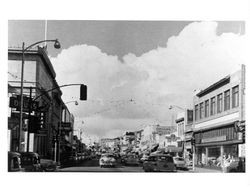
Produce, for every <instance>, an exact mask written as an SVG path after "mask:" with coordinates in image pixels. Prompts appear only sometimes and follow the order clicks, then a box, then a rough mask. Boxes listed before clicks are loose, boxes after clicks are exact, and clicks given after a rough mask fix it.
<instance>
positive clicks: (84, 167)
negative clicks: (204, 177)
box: [58, 160, 189, 173]
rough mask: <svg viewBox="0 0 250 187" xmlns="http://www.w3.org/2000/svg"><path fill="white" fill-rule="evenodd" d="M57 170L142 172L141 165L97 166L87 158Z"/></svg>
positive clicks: (95, 162) (96, 163) (96, 162)
mask: <svg viewBox="0 0 250 187" xmlns="http://www.w3.org/2000/svg"><path fill="white" fill-rule="evenodd" d="M58 171H59V172H144V171H143V169H142V166H123V165H121V164H118V165H117V166H116V167H105V168H101V167H100V166H99V163H98V160H89V161H84V162H81V163H78V164H76V165H75V166H70V167H64V168H61V169H59V170H58ZM177 172H178V173H186V172H189V171H183V170H178V171H177Z"/></svg>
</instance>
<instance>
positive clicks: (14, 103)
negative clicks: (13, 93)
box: [9, 95, 38, 112]
mask: <svg viewBox="0 0 250 187" xmlns="http://www.w3.org/2000/svg"><path fill="white" fill-rule="evenodd" d="M29 101H30V98H29V97H27V96H24V97H23V111H24V112H28V111H29ZM9 107H10V108H16V110H17V111H20V107H21V99H20V95H18V96H17V97H10V100H9ZM37 108H38V101H31V106H30V109H31V110H33V111H35V110H37Z"/></svg>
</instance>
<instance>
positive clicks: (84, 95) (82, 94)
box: [80, 84, 87, 100]
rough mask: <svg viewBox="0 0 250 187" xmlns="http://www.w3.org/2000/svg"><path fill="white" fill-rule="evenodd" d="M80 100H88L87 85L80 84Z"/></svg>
mask: <svg viewBox="0 0 250 187" xmlns="http://www.w3.org/2000/svg"><path fill="white" fill-rule="evenodd" d="M80 100H87V86H86V85H84V84H81V86H80Z"/></svg>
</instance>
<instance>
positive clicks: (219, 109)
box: [217, 94, 222, 113]
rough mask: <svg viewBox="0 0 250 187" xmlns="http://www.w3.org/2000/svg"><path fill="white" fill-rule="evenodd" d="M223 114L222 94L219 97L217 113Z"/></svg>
mask: <svg viewBox="0 0 250 187" xmlns="http://www.w3.org/2000/svg"><path fill="white" fill-rule="evenodd" d="M221 112H222V94H219V95H218V96H217V113H221Z"/></svg>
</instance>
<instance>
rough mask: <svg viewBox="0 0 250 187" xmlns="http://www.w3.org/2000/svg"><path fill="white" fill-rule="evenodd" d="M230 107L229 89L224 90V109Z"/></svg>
mask: <svg viewBox="0 0 250 187" xmlns="http://www.w3.org/2000/svg"><path fill="white" fill-rule="evenodd" d="M229 109H230V90H227V91H225V92H224V110H225V111H226V110H229Z"/></svg>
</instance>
